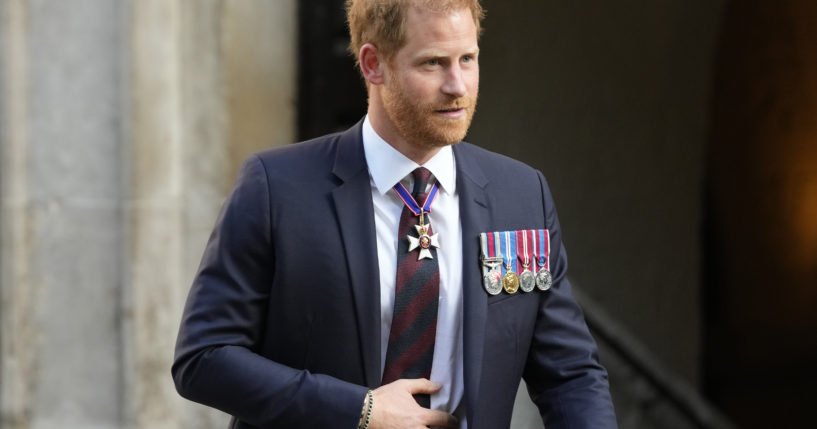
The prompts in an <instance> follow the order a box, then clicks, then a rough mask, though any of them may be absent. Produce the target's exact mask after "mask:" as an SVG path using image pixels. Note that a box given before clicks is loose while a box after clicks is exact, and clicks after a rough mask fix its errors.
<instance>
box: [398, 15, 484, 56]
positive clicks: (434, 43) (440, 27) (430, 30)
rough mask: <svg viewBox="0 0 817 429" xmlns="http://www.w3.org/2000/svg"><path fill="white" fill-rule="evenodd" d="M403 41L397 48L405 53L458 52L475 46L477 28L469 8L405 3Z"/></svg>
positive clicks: (466, 50) (475, 48)
mask: <svg viewBox="0 0 817 429" xmlns="http://www.w3.org/2000/svg"><path fill="white" fill-rule="evenodd" d="M405 37H406V44H405V45H404V46H403V48H402V49H401V51H405V52H404V53H406V54H409V55H416V54H422V53H423V52H425V51H441V52H439V54H458V53H461V52H473V51H476V50H477V29H476V26H475V25H474V19H473V17H472V16H471V10H470V9H468V8H458V9H452V10H448V11H435V10H431V9H428V8H421V7H416V6H413V7H409V8H408V10H407V13H406V22H405Z"/></svg>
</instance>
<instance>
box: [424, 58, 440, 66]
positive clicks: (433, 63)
mask: <svg viewBox="0 0 817 429" xmlns="http://www.w3.org/2000/svg"><path fill="white" fill-rule="evenodd" d="M439 64H440V61H439V60H437V59H436V58H434V59H430V60H428V61H426V65H428V66H436V65H439Z"/></svg>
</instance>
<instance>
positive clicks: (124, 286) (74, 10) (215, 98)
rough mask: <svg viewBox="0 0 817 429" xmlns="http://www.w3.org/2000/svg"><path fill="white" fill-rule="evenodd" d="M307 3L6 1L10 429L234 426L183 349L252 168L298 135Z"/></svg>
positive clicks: (1, 122) (4, 374)
mask: <svg viewBox="0 0 817 429" xmlns="http://www.w3.org/2000/svg"><path fill="white" fill-rule="evenodd" d="M295 7H296V3H295V2H294V1H291V0H287V1H275V2H271V1H260V0H259V1H242V2H227V1H223V0H222V1H218V0H201V1H195V2H192V1H184V0H138V1H109V0H72V1H65V2H54V1H45V0H42V1H36V0H31V1H23V0H2V1H0V20H1V21H0V73H1V74H0V88H2V97H1V98H0V109H1V110H0V126H1V127H2V128H0V132H2V134H0V150H2V151H1V152H0V162H2V164H0V165H1V166H2V167H0V186H2V188H0V202H1V203H2V205H1V206H0V210H1V211H0V227H1V228H2V229H0V276H1V277H0V293H2V295H1V296H2V301H0V386H2V387H0V426H2V427H4V428H6V427H8V428H50V427H77V428H79V427H81V428H119V427H151V428H155V427H159V428H161V427H191V428H193V427H195V428H201V427H223V426H224V424H225V422H224V420H225V416H224V415H222V414H220V413H218V412H214V411H210V410H207V409H205V408H203V407H199V406H196V405H194V404H191V403H189V402H187V401H184V400H183V399H181V398H180V397H179V396H178V395H177V394H176V392H175V390H174V389H173V385H172V381H171V379H170V373H169V368H170V362H171V359H172V350H173V344H174V342H175V335H176V331H177V329H178V323H179V320H180V315H181V308H182V305H183V301H184V298H185V296H186V293H187V290H188V288H189V282H190V280H191V277H192V275H193V273H194V272H195V269H196V266H197V264H198V260H199V258H200V256H201V252H202V249H203V246H204V243H205V241H206V239H207V236H208V235H209V232H210V229H211V227H212V224H213V221H214V219H215V216H216V214H217V212H218V208H219V206H220V204H221V202H222V201H223V198H224V195H225V193H226V192H227V191H228V190H229V188H230V186H231V183H232V179H233V178H234V177H235V173H236V171H237V168H238V165H239V164H240V162H241V160H242V159H243V158H244V157H245V156H246V155H247V154H249V153H251V152H253V151H256V150H260V149H262V148H265V147H269V146H272V145H281V144H286V143H290V142H291V141H292V140H293V138H294V137H293V135H294V124H295V118H294V102H295V100H294V94H295V91H294V88H295V66H294V64H295V52H294V47H295V44H294V42H293V41H294V38H295Z"/></svg>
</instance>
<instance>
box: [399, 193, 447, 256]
mask: <svg viewBox="0 0 817 429" xmlns="http://www.w3.org/2000/svg"><path fill="white" fill-rule="evenodd" d="M439 188H440V187H439V185H438V184H437V183H434V186H432V187H431V190H430V191H429V192H428V196H427V197H426V199H425V201H424V202H423V205H422V206H420V204H418V203H417V201H416V200H415V199H414V197H412V196H411V194H410V193H409V191H408V189H406V187H405V186H403V184H402V183H398V184H396V185H394V191H395V192H397V195H398V196H399V197H400V199H401V200H403V204H405V205H406V207H408V209H409V210H411V212H412V213H414V216H418V217H419V218H420V222H419V224H418V225H415V226H414V228H415V229H416V230H417V237H412V236H411V235H407V236H406V237H407V238H408V240H409V248H408V251H409V252H413V251H414V250H415V249H417V248H420V254H419V255H417V259H418V260H420V259H426V258H428V259H431V258H433V256H432V255H431V248H432V247H434V248H437V247H440V239H439V237H438V235H439V234H429V233H428V232H429V228H431V225H430V222H429V223H427V222H426V221H425V218H426V217H427V216H426V213H431V203H432V202H434V197H436V196H437V191H438V190H439Z"/></svg>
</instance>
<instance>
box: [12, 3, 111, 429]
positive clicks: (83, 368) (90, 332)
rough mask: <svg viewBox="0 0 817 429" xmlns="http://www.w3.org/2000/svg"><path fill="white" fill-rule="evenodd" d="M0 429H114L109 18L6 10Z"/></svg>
mask: <svg viewBox="0 0 817 429" xmlns="http://www.w3.org/2000/svg"><path fill="white" fill-rule="evenodd" d="M0 7H2V25H0V31H2V35H1V36H0V40H2V47H0V49H2V51H0V58H2V91H3V92H2V97H0V100H1V101H0V103H2V115H0V117H2V136H1V137H0V138H2V140H0V142H1V144H2V145H1V146H0V148H2V152H1V153H0V159H2V167H0V182H2V189H0V192H1V193H0V202H1V203H2V205H1V206H0V226H1V227H2V229H1V230H0V231H2V235H0V244H1V245H2V247H1V248H2V253H0V267H2V268H1V269H2V277H0V292H1V293H2V302H1V303H0V315H1V316H0V318H1V319H0V322H1V323H2V325H0V338H2V347H1V348H0V379H1V380H2V383H0V384H1V385H2V388H0V412H1V413H2V414H0V426H2V427H7V428H27V427H37V428H51V427H55V428H56V427H88V428H115V427H119V426H120V424H119V423H120V421H121V412H122V401H121V392H122V390H123V377H122V374H123V372H122V369H123V368H122V353H121V347H120V344H121V338H120V335H119V333H120V315H121V311H120V310H121V309H120V305H119V301H120V298H119V294H120V293H121V279H122V252H121V250H122V244H123V240H124V235H123V231H122V216H121V204H120V203H121V199H120V189H121V186H122V176H121V173H120V171H121V170H120V159H121V152H120V150H121V147H120V145H119V142H120V140H121V135H122V126H123V121H122V119H123V118H122V115H121V114H120V106H121V103H122V93H121V91H120V85H121V83H122V82H121V76H122V70H121V62H120V36H121V35H120V33H119V32H120V13H121V5H120V3H118V2H111V1H108V0H76V1H72V2H70V3H69V2H50V1H34V0H32V1H21V0H6V1H3V2H0Z"/></svg>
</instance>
